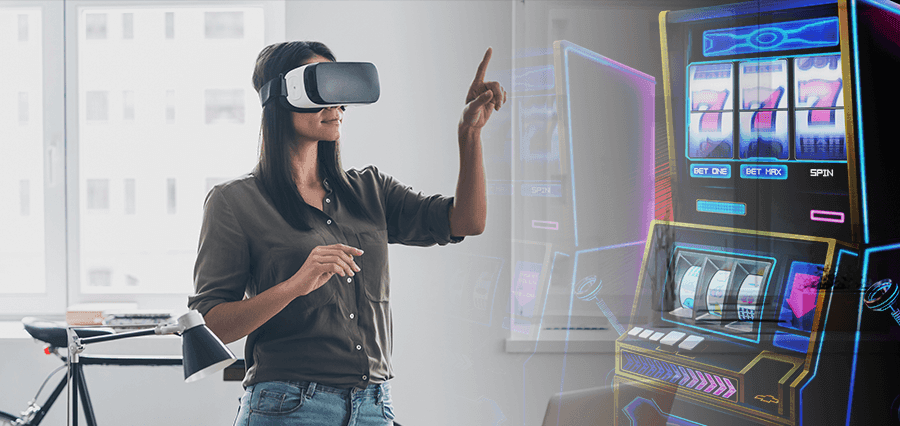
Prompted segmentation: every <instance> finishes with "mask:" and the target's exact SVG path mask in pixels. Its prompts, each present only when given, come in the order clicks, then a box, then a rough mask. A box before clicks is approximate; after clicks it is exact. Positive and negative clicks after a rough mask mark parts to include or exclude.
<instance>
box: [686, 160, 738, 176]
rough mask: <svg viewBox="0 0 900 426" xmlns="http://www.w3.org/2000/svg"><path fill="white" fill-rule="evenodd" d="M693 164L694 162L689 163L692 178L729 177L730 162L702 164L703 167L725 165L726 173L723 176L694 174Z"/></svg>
mask: <svg viewBox="0 0 900 426" xmlns="http://www.w3.org/2000/svg"><path fill="white" fill-rule="evenodd" d="M694 166H695V164H691V165H690V166H689V168H690V169H691V172H690V173H691V177H692V178H701V179H702V178H710V179H729V178H731V164H711V163H710V164H703V166H704V167H725V168H727V169H728V174H727V175H725V176H722V175H696V174H694Z"/></svg>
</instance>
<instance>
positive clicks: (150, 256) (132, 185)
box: [0, 0, 284, 318]
mask: <svg viewBox="0 0 900 426" xmlns="http://www.w3.org/2000/svg"><path fill="white" fill-rule="evenodd" d="M34 4H35V6H32V5H31V4H30V3H26V2H16V3H9V4H6V3H4V2H0V28H7V29H10V31H7V32H4V33H3V34H0V57H6V58H16V60H15V61H0V75H3V76H4V78H3V79H2V80H0V93H2V94H5V95H4V96H3V98H4V99H6V100H7V101H6V102H0V132H2V134H3V135H4V137H3V140H2V142H0V197H2V199H4V200H7V201H8V202H6V203H0V241H3V242H7V244H0V316H3V317H6V318H14V317H15V318H21V316H23V315H30V314H60V313H61V312H63V311H64V310H65V307H66V306H67V305H71V304H76V303H85V302H102V301H133V302H137V303H138V304H139V307H141V308H148V309H172V310H175V309H184V307H185V303H186V300H187V296H188V295H189V294H190V293H191V292H192V291H193V286H192V284H191V282H192V276H193V273H192V271H193V262H194V258H195V256H196V250H197V236H198V234H199V227H200V222H201V218H202V212H203V202H204V200H205V196H206V192H207V191H206V189H207V186H208V185H209V178H208V177H209V176H221V177H222V178H216V180H217V181H222V180H227V179H231V178H234V177H237V176H240V175H242V174H245V173H247V172H248V171H250V170H251V169H252V167H253V165H254V163H255V160H256V150H257V146H258V132H259V122H258V117H259V114H260V107H259V102H258V100H257V98H256V96H255V93H252V89H250V88H249V87H250V83H249V79H250V74H251V72H252V69H253V59H254V58H255V57H256V55H257V54H258V53H259V51H260V50H261V49H262V48H263V47H264V46H265V45H266V44H268V43H272V42H275V41H279V40H281V39H283V30H284V26H283V24H284V23H283V16H284V14H283V12H284V4H283V2H279V1H275V2H271V1H257V0H244V1H243V2H242V3H240V4H235V3H232V2H225V1H223V2H222V3H215V2H212V1H203V2H179V4H178V7H177V8H173V7H172V6H171V4H172V3H171V2H168V1H156V0H146V1H142V2H141V3H140V5H137V4H135V3H132V2H129V1H124V0H123V1H115V0H111V1H104V2H92V1H80V0H69V1H66V2H39V3H38V2H35V3H34ZM22 5H24V6H22ZM68 12H72V13H68ZM267 16H268V17H272V18H273V20H272V22H274V23H275V26H274V27H273V28H274V29H273V28H269V29H266V27H265V25H264V24H265V22H266V21H265V19H264V18H266V17H267ZM278 19H281V20H282V22H278ZM176 21H177V22H178V37H177V38H176V37H175V22H176ZM66 28H71V29H73V31H72V34H74V35H75V37H70V38H69V39H66V32H65V29H66ZM279 32H280V34H281V35H278V34H279ZM120 35H121V36H120ZM63 46H65V49H63ZM64 53H65V54H64ZM67 72H68V73H70V74H69V75H67V74H66V73H67ZM67 83H68V84H67ZM248 90H251V92H248ZM67 99H68V100H70V102H67ZM176 112H177V115H176ZM66 117H68V120H69V121H67V119H66ZM176 118H177V121H176ZM207 120H209V121H210V124H213V123H214V124H220V123H221V124H228V125H227V126H222V125H215V126H213V125H208V124H207ZM166 123H171V125H168V126H167V125H165V124H166ZM138 189H140V190H138ZM9 242H13V243H9Z"/></svg>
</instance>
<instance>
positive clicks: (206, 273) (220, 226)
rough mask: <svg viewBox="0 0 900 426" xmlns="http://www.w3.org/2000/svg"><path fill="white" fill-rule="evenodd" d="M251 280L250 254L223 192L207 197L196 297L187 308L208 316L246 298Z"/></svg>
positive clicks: (215, 189)
mask: <svg viewBox="0 0 900 426" xmlns="http://www.w3.org/2000/svg"><path fill="white" fill-rule="evenodd" d="M249 279H250V250H249V247H248V241H247V238H246V237H245V235H244V233H243V231H242V229H241V226H240V224H239V223H238V220H237V219H236V218H235V214H234V212H233V211H232V209H231V207H230V206H229V204H228V199H227V197H226V195H225V193H224V190H223V189H222V188H220V187H215V188H213V190H212V191H210V193H209V195H207V197H206V203H205V205H204V213H203V225H202V227H201V228H200V244H199V248H198V250H197V261H196V263H195V264H194V295H193V296H191V297H190V298H189V299H188V307H189V308H190V309H196V310H198V311H199V312H200V313H201V314H202V315H206V313H207V312H209V310H210V309H212V308H213V307H214V306H216V305H218V304H220V303H223V302H233V301H238V300H241V299H243V298H244V292H245V291H246V288H247V282H248V280H249Z"/></svg>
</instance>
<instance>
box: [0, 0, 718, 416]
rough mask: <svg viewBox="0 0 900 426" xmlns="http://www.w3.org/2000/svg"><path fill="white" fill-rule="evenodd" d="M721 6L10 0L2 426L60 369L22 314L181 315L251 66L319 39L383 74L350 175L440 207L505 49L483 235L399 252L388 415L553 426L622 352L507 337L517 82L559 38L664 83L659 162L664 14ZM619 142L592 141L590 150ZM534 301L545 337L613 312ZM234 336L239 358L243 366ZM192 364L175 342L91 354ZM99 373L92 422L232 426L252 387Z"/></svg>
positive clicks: (251, 127)
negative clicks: (555, 324)
mask: <svg viewBox="0 0 900 426" xmlns="http://www.w3.org/2000/svg"><path fill="white" fill-rule="evenodd" d="M724 3H729V2H725V1H700V0H696V1H689V0H677V1H661V0H648V1H638V0H632V1H542V0H509V1H506V0H493V1H301V0H285V1H249V0H248V1H179V2H175V1H124V0H123V1H112V0H109V1H74V0H67V1H57V0H50V1H3V2H0V55H2V57H3V58H4V60H3V61H0V77H2V78H0V199H3V200H5V201H4V202H3V203H0V241H2V244H0V317H2V318H0V319H2V320H3V323H2V324H3V325H2V327H0V354H2V356H3V361H2V362H0V384H2V386H0V409H2V410H5V411H12V412H15V411H17V410H20V409H23V408H24V406H25V404H26V402H27V401H28V400H29V399H30V398H31V396H32V395H33V393H34V392H36V391H37V388H38V386H39V385H40V383H41V381H43V379H44V378H45V376H46V374H47V373H48V372H49V371H51V370H52V369H54V368H56V367H57V366H58V365H59V362H58V360H56V359H55V358H53V357H50V356H46V355H44V354H43V353H42V350H41V349H42V347H41V346H40V345H39V344H38V343H36V342H34V341H33V340H32V339H31V338H30V337H28V336H27V334H25V333H24V331H22V330H21V326H20V325H19V322H18V321H19V319H20V318H21V317H23V316H26V315H33V316H39V317H44V318H49V319H62V318H63V316H64V313H65V311H66V308H67V307H68V306H71V305H76V304H83V303H93V302H132V303H136V304H137V306H138V307H139V308H140V309H142V310H157V311H166V312H171V313H172V315H173V316H177V315H179V314H181V313H183V312H185V311H186V310H187V307H186V299H187V296H188V294H190V293H191V291H192V268H193V260H194V255H195V252H196V245H197V237H198V234H199V227H200V220H201V215H202V209H203V201H204V199H205V195H206V193H207V191H208V190H209V189H210V188H211V187H212V186H213V185H215V184H218V183H220V182H224V181H226V180H229V179H231V178H234V177H237V176H240V175H242V174H245V173H247V172H249V171H250V170H251V169H252V167H253V166H254V164H255V161H256V156H257V152H258V131H259V115H260V107H259V103H258V98H257V96H256V93H255V92H254V91H253V88H252V86H251V84H250V75H251V73H252V69H253V64H254V60H255V58H256V55H257V53H258V52H259V50H260V49H261V48H262V47H264V46H265V45H268V44H270V43H274V42H279V41H284V40H318V41H322V42H324V43H325V44H327V45H328V46H329V47H331V49H332V50H333V51H334V52H335V54H336V55H337V57H338V60H346V61H368V62H373V63H375V64H376V65H377V67H378V69H379V74H380V78H381V89H382V95H381V99H380V100H379V101H378V102H377V103H376V104H374V105H370V106H365V107H353V108H350V109H348V111H347V112H346V115H345V119H344V124H343V137H342V140H341V144H342V156H343V163H344V166H345V167H347V168H351V167H354V168H361V167H364V166H366V165H368V164H375V165H377V166H378V167H379V169H380V170H382V171H384V172H386V173H388V174H391V175H393V176H394V177H396V178H397V179H398V180H400V181H401V182H404V183H406V184H408V185H411V186H412V187H413V188H415V189H416V190H418V191H422V192H424V193H426V194H432V193H442V194H447V195H452V194H453V192H454V188H455V182H456V179H457V170H458V150H457V141H456V124H457V122H458V120H459V116H460V113H461V111H462V108H463V106H464V100H465V94H466V90H467V89H468V86H469V83H470V82H471V80H472V78H473V76H474V74H475V69H476V67H477V65H478V63H479V61H480V60H481V58H482V55H483V54H484V51H485V49H486V48H487V47H489V46H490V47H492V48H493V57H492V59H491V62H490V65H489V68H488V72H487V78H488V79H492V80H498V81H501V82H502V83H503V84H504V85H505V87H506V89H507V91H509V92H510V93H511V94H512V96H511V98H510V101H509V102H508V103H507V105H506V106H504V110H503V111H501V112H499V113H497V114H495V116H494V117H493V119H492V121H491V123H490V124H489V127H488V128H486V129H485V132H484V134H485V137H484V141H483V145H484V152H485V168H486V172H487V177H488V179H489V206H488V225H487V229H486V231H485V233H484V234H482V235H480V236H477V237H468V238H466V240H465V241H464V242H463V243H461V244H458V245H451V246H447V247H431V248H424V249H423V248H414V247H403V246H391V248H390V259H391V268H390V271H391V283H392V284H391V285H392V291H391V294H392V303H393V316H394V333H395V334H394V352H393V362H394V368H395V373H396V378H395V379H394V380H393V382H392V383H393V396H394V400H395V401H394V405H395V412H396V413H397V420H398V421H400V422H401V423H403V424H404V425H457V424H476V425H526V426H528V425H534V426H537V425H540V424H541V422H542V420H543V418H544V412H545V410H546V408H547V403H548V401H549V400H550V398H551V396H553V395H555V394H557V393H559V392H564V391H571V390H579V389H588V388H592V387H597V386H603V385H608V384H609V383H610V380H611V376H612V374H611V372H612V371H613V370H614V358H613V356H612V351H613V346H612V340H614V339H615V337H613V338H612V339H607V340H606V342H605V343H604V339H605V338H599V339H598V338H595V337H592V336H591V335H590V334H579V335H578V336H574V335H573V336H571V338H563V339H561V340H560V339H557V340H555V341H554V340H552V339H549V340H546V339H545V340H546V341H544V342H541V341H539V339H538V338H536V337H535V335H534V334H530V333H520V332H519V330H516V327H515V319H513V320H512V323H513V325H512V326H510V321H511V320H510V318H509V317H510V316H512V315H511V314H510V312H511V310H510V299H511V297H510V294H511V292H512V291H514V290H515V289H514V288H513V286H514V284H515V282H516V276H515V273H516V271H517V269H516V267H517V266H516V252H517V250H522V248H521V247H522V246H521V244H518V243H517V242H520V241H522V240H525V239H526V238H525V237H524V236H523V234H524V233H525V232H526V231H525V229H526V228H528V227H530V226H531V222H530V219H528V218H526V217H523V215H522V214H521V212H520V211H517V208H516V207H515V204H514V202H513V197H512V196H511V193H510V192H509V191H506V190H504V189H503V188H505V187H508V186H510V182H512V181H513V180H515V176H517V175H516V173H517V172H516V168H517V167H523V164H526V162H523V161H524V160H522V158H521V157H520V149H519V148H520V147H519V146H518V142H517V141H519V140H520V139H521V136H522V134H523V132H529V131H534V129H529V128H521V127H520V126H518V124H516V123H517V121H516V120H512V119H510V117H514V116H516V114H520V113H522V110H520V108H525V107H527V106H528V105H533V104H529V103H528V102H524V101H522V99H519V98H517V97H516V93H517V91H516V87H514V84H515V82H516V81H515V80H516V79H515V78H513V77H514V76H516V75H517V73H516V72H514V71H513V70H516V69H521V68H523V67H526V66H535V64H536V63H537V62H535V59H534V58H535V57H543V59H539V60H540V61H545V63H544V65H547V66H551V65H553V64H552V60H553V59H552V57H553V55H552V48H553V42H554V41H558V40H567V41H569V42H571V43H574V44H576V45H578V46H581V47H583V48H585V49H588V50H590V51H593V52H596V53H598V54H600V55H603V56H605V57H607V58H611V59H613V60H615V61H617V62H618V63H621V64H623V65H625V66H627V67H629V68H632V69H635V70H638V71H640V72H642V73H644V74H647V75H649V76H652V77H654V78H655V79H656V82H657V84H656V85H655V102H656V104H655V106H656V108H655V119H654V120H655V130H656V133H655V135H654V140H655V141H656V143H657V144H660V145H661V146H663V147H664V146H665V133H664V131H665V130H664V129H665V117H664V113H663V111H662V107H661V105H662V103H661V102H662V99H663V93H662V90H663V89H662V84H661V81H662V75H661V74H662V71H661V69H662V65H661V59H660V42H659V27H658V15H659V12H660V11H662V10H679V9H688V8H694V7H701V6H708V5H714V4H724ZM575 90H577V89H575ZM523 99H524V98H523ZM520 101H522V102H520ZM548 120H549V118H548ZM539 131H543V132H545V137H546V138H547V140H548V141H549V140H552V138H553V137H555V136H553V135H552V133H553V129H543V130H539ZM608 139H612V138H607V139H604V138H602V135H598V138H597V140H596V141H590V142H588V141H579V142H578V143H581V144H583V146H582V148H580V149H581V150H582V151H580V152H583V153H585V154H587V155H590V153H591V150H592V148H591V146H592V145H591V144H600V143H614V142H615V141H611V140H608ZM550 152H551V155H552V150H550ZM526 160H527V159H526ZM598 167H602V159H598ZM616 184H617V183H616V182H603V183H599V182H598V185H616ZM514 192H515V191H513V193H514ZM581 220H583V221H589V220H591V219H590V218H581ZM526 221H527V222H528V223H527V224H526V223H525V222H526ZM597 226H609V227H615V226H616V224H615V223H600V224H598V225H597ZM473 271H474V272H473ZM544 289H545V290H546V291H545V293H544V294H545V295H546V296H545V298H546V300H542V301H544V302H546V303H545V306H546V307H545V308H544V309H543V311H542V312H543V316H544V317H545V318H546V319H548V321H550V320H552V319H553V318H557V317H558V318H571V317H572V315H573V312H572V308H573V307H574V309H575V311H576V312H575V313H574V314H575V315H577V316H579V318H582V319H584V321H586V322H588V323H589V322H590V321H591V318H592V317H599V316H600V315H601V313H600V312H599V310H598V307H597V305H596V304H591V303H582V304H580V305H578V304H573V303H570V301H571V300H570V299H571V291H570V288H569V285H568V283H563V284H562V285H561V286H560V287H558V288H553V287H552V286H549V288H546V287H545V288H544ZM631 296H633V293H632V294H631ZM588 328H589V327H588ZM242 343H243V342H242V341H239V342H235V343H233V344H231V345H229V346H230V347H231V348H232V350H233V351H234V353H235V354H238V356H242V354H243V351H242ZM178 351H179V342H178V340H177V339H175V338H169V337H151V338H144V339H130V340H125V341H121V342H116V343H107V344H101V345H95V346H92V347H90V348H89V350H88V352H89V353H117V354H132V355H138V354H177V353H178ZM86 373H87V377H86V378H87V383H88V385H89V387H90V390H91V395H92V399H93V402H94V406H95V410H96V413H97V418H98V421H99V422H100V423H101V424H120V425H158V424H169V425H201V424H202V425H213V424H230V423H231V422H232V420H233V418H234V415H235V413H236V410H237V407H238V402H237V401H238V398H239V397H240V396H241V394H242V389H241V386H240V382H235V381H227V382H226V381H223V380H222V378H221V375H220V374H219V375H214V376H212V377H209V378H206V379H204V380H202V381H199V382H196V383H190V384H185V383H183V380H182V377H181V374H182V373H181V370H180V369H178V368H170V367H130V368H124V367H89V368H87V369H86ZM65 412H66V410H65V404H64V403H63V401H59V402H57V405H56V406H55V407H54V408H53V409H52V410H51V412H50V413H49V415H48V417H47V418H46V420H45V423H46V424H64V422H65V414H66V413H65Z"/></svg>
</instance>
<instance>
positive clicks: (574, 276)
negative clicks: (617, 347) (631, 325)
mask: <svg viewBox="0 0 900 426" xmlns="http://www.w3.org/2000/svg"><path fill="white" fill-rule="evenodd" d="M643 244H647V240H646V239H643V240H638V241H632V242H630V243H622V244H614V245H611V246H604V247H597V248H592V249H587V250H579V251H576V252H575V262H574V263H573V265H572V291H571V292H570V294H569V323H568V324H567V327H568V326H571V325H572V324H571V321H572V305H573V303H574V302H575V285H576V282H575V280H576V279H577V278H578V256H581V254H582V253H590V252H594V251H603V250H610V249H618V248H623V247H630V246H636V245H643ZM638 273H640V271H639V272H638ZM595 299H596V300H602V299H601V298H595ZM610 326H612V324H610ZM617 333H618V331H617ZM568 347H569V330H566V350H568ZM563 365H565V360H564V361H563Z"/></svg>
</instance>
